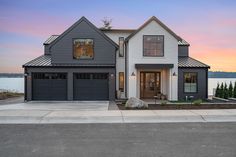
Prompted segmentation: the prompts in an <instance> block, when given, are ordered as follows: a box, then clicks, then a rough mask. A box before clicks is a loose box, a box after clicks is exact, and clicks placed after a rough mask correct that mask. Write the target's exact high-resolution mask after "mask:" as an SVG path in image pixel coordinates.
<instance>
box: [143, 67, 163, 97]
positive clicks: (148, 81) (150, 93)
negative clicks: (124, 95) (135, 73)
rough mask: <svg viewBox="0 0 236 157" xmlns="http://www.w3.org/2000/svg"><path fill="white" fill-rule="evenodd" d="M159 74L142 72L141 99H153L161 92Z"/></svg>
mask: <svg viewBox="0 0 236 157" xmlns="http://www.w3.org/2000/svg"><path fill="white" fill-rule="evenodd" d="M160 76H161V74H160V73H159V72H141V73H140V97H141V98H153V97H154V96H155V95H157V94H158V93H160V92H161V90H160V89H161V84H160Z"/></svg>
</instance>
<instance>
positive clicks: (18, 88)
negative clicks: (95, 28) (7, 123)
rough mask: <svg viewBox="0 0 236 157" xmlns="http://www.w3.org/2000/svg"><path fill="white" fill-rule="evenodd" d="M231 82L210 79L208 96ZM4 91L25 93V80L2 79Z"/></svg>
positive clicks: (235, 79) (0, 79)
mask: <svg viewBox="0 0 236 157" xmlns="http://www.w3.org/2000/svg"><path fill="white" fill-rule="evenodd" d="M230 81H231V82H232V83H233V84H234V82H235V81H236V78H209V79H208V94H209V95H213V89H214V88H216V86H217V83H220V84H221V83H222V82H223V83H226V84H227V85H229V83H230ZM2 89H4V90H11V91H15V92H20V93H23V92H24V78H0V90H2Z"/></svg>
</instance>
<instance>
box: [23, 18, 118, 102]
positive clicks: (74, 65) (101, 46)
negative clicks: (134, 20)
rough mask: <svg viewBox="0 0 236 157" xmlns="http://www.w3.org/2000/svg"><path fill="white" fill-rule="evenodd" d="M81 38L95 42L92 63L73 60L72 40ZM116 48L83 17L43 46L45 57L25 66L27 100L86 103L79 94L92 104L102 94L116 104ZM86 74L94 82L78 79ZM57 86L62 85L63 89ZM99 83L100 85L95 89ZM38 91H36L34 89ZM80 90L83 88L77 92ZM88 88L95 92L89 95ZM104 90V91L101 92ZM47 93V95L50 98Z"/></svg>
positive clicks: (88, 79)
mask: <svg viewBox="0 0 236 157" xmlns="http://www.w3.org/2000/svg"><path fill="white" fill-rule="evenodd" d="M78 38H82V39H93V43H94V56H93V59H79V60H78V59H73V39H78ZM117 48H118V45H117V44H116V43H114V42H113V41H112V40H111V39H110V38H108V37H107V36H106V35H105V34H104V33H103V32H101V30H99V29H98V28H96V27H95V26H94V25H93V24H92V23H90V22H89V21H88V20H87V19H86V18H85V17H82V18H81V19H80V20H79V21H77V22H76V23H75V24H73V25H72V26H71V27H70V28H68V29H67V30H66V31H65V32H64V33H62V34H61V35H60V36H55V35H54V36H51V37H50V38H49V39H48V40H47V41H46V42H45V43H44V49H45V52H44V55H43V56H40V57H38V58H36V59H34V60H32V61H30V62H28V63H26V64H25V65H23V67H24V68H25V73H26V74H27V77H25V82H26V84H25V93H26V95H25V100H41V99H42V100H43V99H46V100H49V99H51V98H50V97H52V98H53V99H57V97H58V96H57V95H61V96H60V99H63V100H83V97H81V95H78V94H77V93H78V92H80V93H82V94H84V100H90V99H89V98H90V96H91V100H95V99H99V96H97V95H99V94H100V95H101V96H103V99H104V100H115V87H116V85H115V82H116V81H115V80H116V78H115V76H116V75H115V74H116V50H117ZM60 73H63V74H66V78H65V79H62V78H60V77H59V75H60ZM45 74H47V76H46V75H45ZM87 74H88V75H89V76H91V78H82V79H84V80H81V79H80V78H78V79H77V78H76V77H75V76H80V75H81V76H82V75H87ZM49 75H50V76H49ZM34 76H39V78H37V77H34ZM100 76H105V77H100ZM86 79H87V80H86ZM75 81H76V82H75ZM91 81H92V82H91ZM58 82H62V84H63V85H61V84H60V83H58ZM81 82H86V84H85V86H83V85H81ZM98 82H101V83H100V85H99V86H97V87H96V83H98ZM35 87H37V89H34V88H35ZM78 87H80V88H81V87H83V88H82V89H78ZM86 87H87V88H86ZM88 88H90V89H93V90H94V91H91V93H90V92H89V91H88V92H87V91H86V90H89V89H88ZM101 89H102V90H105V91H101V92H100V90H101ZM57 90H60V91H57ZM62 90H63V91H62ZM44 91H47V92H46V93H48V95H50V96H48V95H47V94H45V93H44ZM48 91H51V92H52V93H50V92H48ZM75 91H76V93H74V92H75ZM53 93H55V94H53ZM102 93H103V95H102ZM56 94H57V95H56ZM75 95H76V96H75ZM60 99H58V100H60Z"/></svg>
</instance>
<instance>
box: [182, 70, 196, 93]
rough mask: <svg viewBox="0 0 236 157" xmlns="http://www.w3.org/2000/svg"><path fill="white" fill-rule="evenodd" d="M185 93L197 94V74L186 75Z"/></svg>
mask: <svg viewBox="0 0 236 157" xmlns="http://www.w3.org/2000/svg"><path fill="white" fill-rule="evenodd" d="M184 92H185V93H196V92H197V73H195V72H186V73H184Z"/></svg>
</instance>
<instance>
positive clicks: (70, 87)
mask: <svg viewBox="0 0 236 157" xmlns="http://www.w3.org/2000/svg"><path fill="white" fill-rule="evenodd" d="M26 71H27V74H28V77H27V79H26V82H27V86H26V89H25V90H26V91H25V93H27V94H26V98H25V99H26V100H28V101H30V100H32V98H33V97H32V91H33V89H32V85H33V84H32V82H33V81H32V80H33V78H32V74H33V73H66V74H67V100H74V97H73V96H74V94H73V92H74V84H73V77H74V74H75V73H107V74H108V76H109V78H108V92H109V97H108V99H109V100H115V68H113V67H106V68H98V67H96V68H91V67H90V68H79V67H50V68H49V67H38V68H36V67H27V68H26Z"/></svg>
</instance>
